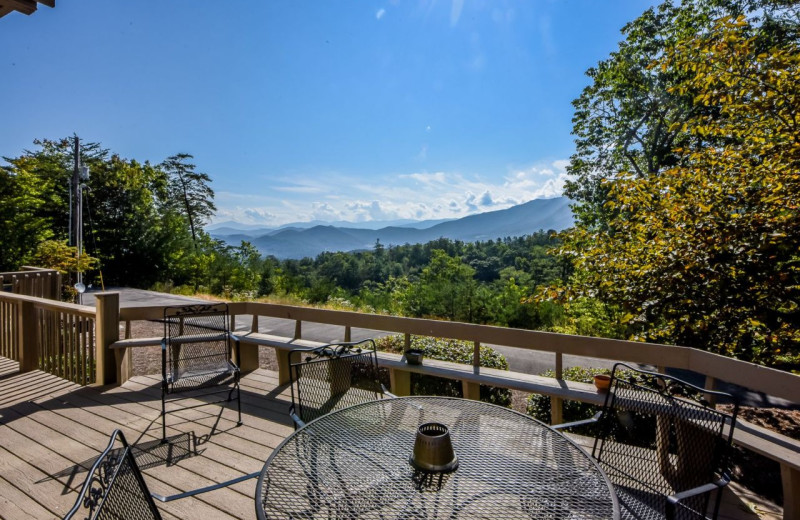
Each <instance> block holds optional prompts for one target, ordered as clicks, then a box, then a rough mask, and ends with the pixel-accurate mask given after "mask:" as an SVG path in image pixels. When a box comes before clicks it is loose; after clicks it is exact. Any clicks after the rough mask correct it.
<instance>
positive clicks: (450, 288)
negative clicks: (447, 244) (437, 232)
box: [406, 249, 476, 321]
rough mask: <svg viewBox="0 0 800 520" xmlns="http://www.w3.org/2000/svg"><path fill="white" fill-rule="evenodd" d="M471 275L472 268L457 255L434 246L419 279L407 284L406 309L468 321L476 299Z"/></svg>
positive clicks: (418, 314)
mask: <svg viewBox="0 0 800 520" xmlns="http://www.w3.org/2000/svg"><path fill="white" fill-rule="evenodd" d="M474 275H475V269H473V268H472V267H470V266H468V265H466V264H465V263H463V262H462V261H461V258H460V257H453V256H449V255H448V254H447V252H445V251H443V250H441V249H434V250H433V252H432V256H431V261H430V263H429V264H428V266H427V267H425V268H424V269H422V273H421V274H420V276H419V281H418V282H417V283H415V284H413V285H412V286H411V287H410V288H409V294H408V296H407V298H406V304H407V309H408V311H409V312H410V314H412V315H414V316H436V317H442V318H447V319H449V320H459V319H465V320H466V321H470V319H469V318H470V317H471V316H472V314H473V313H474V311H475V303H476V299H475V287H476V284H475V280H474V278H473V276H474Z"/></svg>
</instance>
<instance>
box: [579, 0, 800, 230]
mask: <svg viewBox="0 0 800 520" xmlns="http://www.w3.org/2000/svg"><path fill="white" fill-rule="evenodd" d="M792 4H793V3H792V2H786V1H775V0H681V1H680V2H673V1H672V0H666V1H664V2H663V3H662V4H660V5H659V6H657V7H653V8H650V9H648V10H647V11H645V12H644V13H643V14H642V15H641V16H640V17H638V18H637V19H636V20H634V21H633V22H630V23H628V24H627V25H625V26H624V27H623V29H622V34H623V35H624V36H625V40H624V41H622V42H621V43H620V44H619V48H618V50H617V51H615V52H613V53H611V55H610V57H609V58H608V59H605V60H603V61H601V62H600V63H598V65H597V66H596V67H593V68H590V69H589V70H588V71H587V73H586V74H587V76H589V78H590V80H591V83H590V85H589V86H587V87H586V88H585V89H584V90H583V92H582V93H581V95H580V97H578V98H577V99H576V100H575V101H573V105H574V106H575V114H574V117H573V134H574V135H575V137H576V139H575V145H576V151H575V154H574V155H573V156H572V157H571V159H570V164H569V166H568V168H567V169H568V171H569V173H570V174H571V175H572V176H573V179H572V180H570V181H569V182H567V183H566V186H565V194H566V195H567V196H569V197H570V198H571V199H573V200H574V201H575V202H576V204H575V206H574V209H575V212H576V216H577V219H578V222H579V223H580V225H581V226H583V227H584V228H587V229H592V228H595V227H597V228H603V227H604V226H606V225H607V222H608V219H609V218H611V217H612V213H613V211H614V210H613V209H612V208H611V207H610V206H608V205H606V202H607V201H608V200H609V193H608V191H609V190H610V188H611V186H612V185H613V183H612V182H610V181H613V180H614V179H615V178H616V176H617V174H618V173H619V172H630V173H631V174H632V175H635V176H636V177H639V178H646V177H650V176H653V175H657V174H659V172H661V171H662V170H664V169H666V168H671V167H674V166H677V165H678V164H679V163H680V161H681V160H682V158H683V156H682V155H681V154H680V153H677V152H676V148H682V147H688V146H695V145H699V144H702V143H706V144H707V143H708V142H709V140H713V139H714V138H713V136H704V137H702V138H701V137H700V136H698V135H696V134H693V133H691V132H688V131H686V130H685V128H684V125H683V124H684V123H686V122H687V121H689V120H690V119H693V118H695V117H698V116H701V115H703V114H713V112H714V111H713V107H708V106H705V105H702V104H697V103H694V102H693V100H692V96H691V95H688V94H687V93H686V92H684V91H682V90H680V89H676V88H673V87H675V86H677V85H679V84H680V83H681V82H682V81H684V79H685V78H686V75H687V73H686V71H684V70H681V69H680V68H677V67H674V66H672V65H671V64H668V65H667V66H665V67H655V68H654V67H650V64H651V63H652V62H653V61H655V60H660V59H661V58H662V57H663V56H664V53H665V52H666V51H667V49H669V48H671V47H674V46H675V45H677V44H679V43H680V42H681V41H684V40H687V39H691V38H693V37H694V36H695V35H696V34H702V33H704V32H706V31H708V30H709V29H710V28H711V27H712V26H713V24H714V20H716V19H718V18H720V17H723V16H733V17H736V16H738V15H740V14H745V13H750V14H751V16H752V18H753V21H754V24H753V25H752V26H751V27H750V28H749V30H750V31H751V32H752V33H753V34H755V35H757V36H758V38H759V40H758V41H759V42H760V43H759V45H760V46H761V47H762V48H768V47H769V46H771V45H774V44H776V42H780V41H785V42H790V41H793V40H794V39H795V38H796V37H797V27H798V19H797V11H796V7H793V6H792ZM756 15H758V17H756ZM755 22H761V23H755Z"/></svg>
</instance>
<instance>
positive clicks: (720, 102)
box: [561, 17, 800, 363]
mask: <svg viewBox="0 0 800 520" xmlns="http://www.w3.org/2000/svg"><path fill="white" fill-rule="evenodd" d="M755 32H756V31H755V30H754V29H753V27H752V26H751V25H750V24H749V23H748V22H747V21H746V20H745V19H744V18H743V17H740V18H738V19H736V20H733V19H730V18H726V19H723V20H721V21H720V22H718V23H717V24H716V25H715V26H714V27H713V28H711V29H710V30H709V31H707V32H706V33H705V34H702V35H698V36H695V37H692V38H688V39H684V40H681V41H679V42H677V43H676V44H675V45H674V46H673V47H671V48H670V49H669V50H668V52H666V53H665V55H664V56H662V57H661V59H659V60H658V61H657V62H656V63H655V64H654V65H653V66H651V68H652V69H659V70H662V71H664V70H672V71H676V72H677V74H679V75H680V77H682V78H683V79H682V80H681V81H680V82H678V83H677V84H675V85H674V86H672V87H670V89H669V93H670V94H671V95H677V96H681V97H687V98H690V99H691V100H692V103H693V104H694V105H695V106H697V107H702V109H697V110H694V111H693V115H692V117H689V118H687V119H686V120H685V121H677V122H673V123H672V124H671V125H670V127H669V128H670V131H673V132H677V131H679V132H681V133H684V134H687V135H690V136H691V137H692V138H691V139H689V140H687V141H686V143H685V145H684V146H677V147H675V148H674V149H673V153H674V154H675V155H676V156H677V157H679V161H677V164H676V165H675V166H673V167H670V168H666V169H664V170H662V171H661V172H659V174H658V175H653V176H644V177H643V176H640V175H637V174H636V173H633V172H630V173H623V174H621V175H619V176H617V178H616V179H615V180H613V181H612V182H607V189H608V199H609V201H608V202H607V203H606V204H605V206H606V207H607V208H608V209H610V210H611V216H610V218H609V220H608V225H607V227H606V228H604V229H601V230H598V229H591V228H589V227H585V226H584V227H578V228H577V229H575V230H574V231H572V232H570V233H567V234H565V235H564V237H565V244H564V247H563V248H562V249H561V252H562V254H564V255H566V256H569V257H571V258H572V260H573V262H574V265H575V267H576V269H577V271H579V272H581V273H582V274H583V279H582V280H581V283H579V284H576V288H577V289H578V290H579V292H580V293H582V294H588V295H592V296H597V297H599V298H600V299H602V300H604V301H607V302H611V303H614V304H618V305H619V306H620V307H621V308H623V309H624V312H625V315H624V316H623V321H624V322H627V323H628V324H629V325H630V327H631V330H632V331H633V333H634V337H637V338H640V339H645V340H649V341H659V342H675V343H679V344H683V345H689V346H696V347H699V348H704V349H708V350H712V351H715V352H720V353H723V354H727V355H733V356H736V357H740V358H743V359H747V360H754V361H760V362H766V363H769V362H773V361H775V360H776V359H778V358H780V357H781V356H785V355H789V356H796V355H797V354H798V340H800V333H799V332H798V331H799V329H798V327H799V326H800V308H798V296H800V295H799V294H798V288H800V270H799V268H800V264H798V261H799V260H800V258H799V257H798V255H799V251H800V211H799V210H800V207H799V204H800V48H798V43H797V41H791V42H781V44H780V45H779V46H774V47H771V48H769V49H763V46H762V45H761V42H760V40H759V38H758V36H756V35H755Z"/></svg>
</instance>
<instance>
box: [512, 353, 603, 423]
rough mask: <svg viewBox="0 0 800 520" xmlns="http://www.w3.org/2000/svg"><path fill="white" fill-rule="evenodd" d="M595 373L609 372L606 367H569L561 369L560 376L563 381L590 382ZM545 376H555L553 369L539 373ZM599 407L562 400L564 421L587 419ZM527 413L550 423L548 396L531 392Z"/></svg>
mask: <svg viewBox="0 0 800 520" xmlns="http://www.w3.org/2000/svg"><path fill="white" fill-rule="evenodd" d="M596 374H611V370H609V369H607V368H584V367H569V368H565V369H564V371H563V376H562V378H563V379H564V380H565V381H577V382H579V383H592V382H593V378H594V376H595V375H596ZM541 375H543V376H545V377H556V373H555V372H554V371H553V370H548V371H547V372H544V373H543V374H541ZM599 409H600V408H599V407H598V406H595V405H593V404H590V403H582V402H580V401H564V404H563V413H564V422H572V421H580V420H583V419H588V418H590V417H591V416H592V415H594V414H595V413H597V411H598V410H599ZM527 413H528V415H530V416H532V417H534V418H536V419H539V420H540V421H542V422H544V423H547V424H550V417H551V416H550V397H548V396H546V395H541V394H533V395H531V396H530V397H529V398H528V408H527Z"/></svg>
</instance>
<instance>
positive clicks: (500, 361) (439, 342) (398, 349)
mask: <svg viewBox="0 0 800 520" xmlns="http://www.w3.org/2000/svg"><path fill="white" fill-rule="evenodd" d="M376 344H377V346H378V350H384V351H387V352H394V353H396V354H402V353H403V351H404V350H405V348H404V345H405V344H404V341H403V336H400V335H394V336H384V337H382V338H378V339H377V340H376ZM411 348H412V349H419V350H421V351H423V352H424V355H425V357H428V358H431V359H439V360H442V361H451V362H453V363H463V364H467V365H471V364H472V353H473V351H474V346H473V345H472V343H470V342H467V341H461V340H456V339H445V338H431V337H428V336H411ZM480 362H481V366H482V367H487V368H498V369H500V370H508V362H507V361H506V358H505V356H503V355H502V354H500V353H499V352H497V351H496V350H494V349H493V348H491V347H486V346H481V348H480ZM411 395H442V396H448V397H464V393H463V389H462V387H461V381H455V380H453V379H447V378H443V377H435V376H429V375H424V374H415V373H412V374H411ZM481 401H485V402H487V403H492V404H497V405H500V406H511V391H510V390H508V389H506V388H498V387H495V386H486V385H481Z"/></svg>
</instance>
